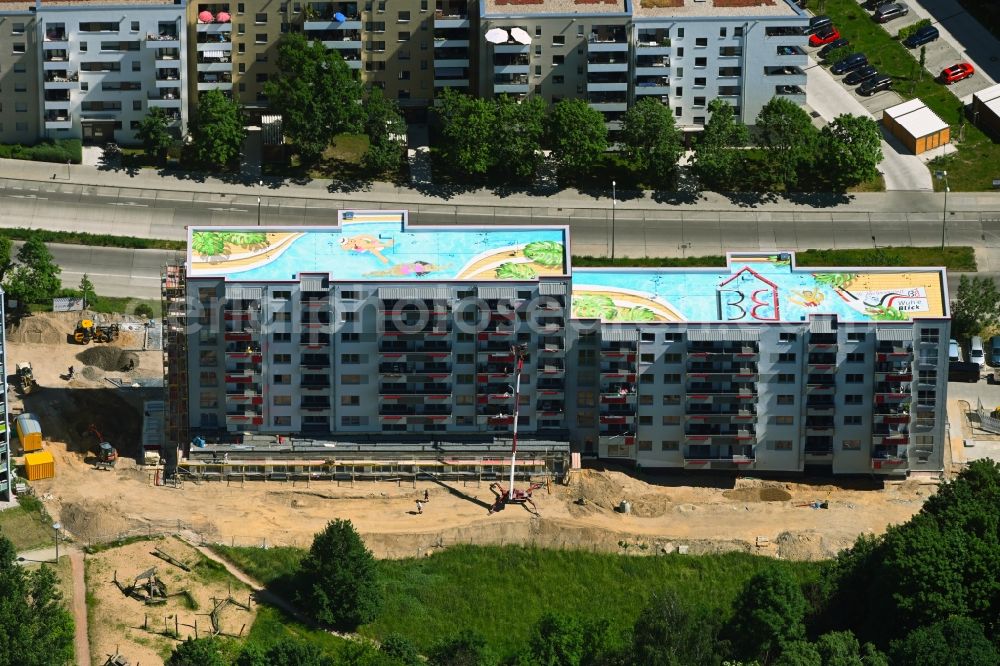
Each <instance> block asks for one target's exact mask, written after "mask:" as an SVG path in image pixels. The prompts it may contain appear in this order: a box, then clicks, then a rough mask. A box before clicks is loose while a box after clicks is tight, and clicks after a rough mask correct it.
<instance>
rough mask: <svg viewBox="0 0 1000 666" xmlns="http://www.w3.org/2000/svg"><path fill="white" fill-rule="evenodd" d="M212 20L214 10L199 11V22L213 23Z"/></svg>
mask: <svg viewBox="0 0 1000 666" xmlns="http://www.w3.org/2000/svg"><path fill="white" fill-rule="evenodd" d="M211 22H212V12H209V11H204V12H198V23H211Z"/></svg>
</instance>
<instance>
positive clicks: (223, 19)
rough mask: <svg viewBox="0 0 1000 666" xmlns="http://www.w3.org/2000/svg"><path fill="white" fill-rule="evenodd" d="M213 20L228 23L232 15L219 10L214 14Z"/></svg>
mask: <svg viewBox="0 0 1000 666" xmlns="http://www.w3.org/2000/svg"><path fill="white" fill-rule="evenodd" d="M215 20H216V21H218V22H219V23H229V22H230V21H232V20H233V17H232V16H230V15H229V13H228V12H219V13H218V14H216V15H215Z"/></svg>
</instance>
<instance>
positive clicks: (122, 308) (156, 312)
mask: <svg viewBox="0 0 1000 666" xmlns="http://www.w3.org/2000/svg"><path fill="white" fill-rule="evenodd" d="M68 292H72V293H68ZM61 295H63V296H72V297H74V298H79V297H80V292H78V291H76V290H63V292H62V294H61ZM141 304H145V305H146V306H148V307H149V308H150V310H151V311H152V312H153V315H152V316H153V318H154V319H158V318H159V317H160V310H161V303H160V301H157V300H153V299H140V298H129V297H128V296H101V295H100V294H98V295H97V296H96V297H95V298H93V299H91V300H90V302H88V303H87V309H88V310H90V311H91V312H101V313H104V314H121V313H125V314H135V309H136V307H138V306H139V305H141ZM31 311H32V312H51V311H52V303H51V302H49V303H33V304H32V305H31Z"/></svg>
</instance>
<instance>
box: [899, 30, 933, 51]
mask: <svg viewBox="0 0 1000 666" xmlns="http://www.w3.org/2000/svg"><path fill="white" fill-rule="evenodd" d="M940 36H941V33H940V32H938V29H937V28H935V27H934V26H932V25H925V26H924V27H922V28H920V30H917V31H916V32H915V33H913V34H912V35H910V36H909V37H907V38H906V39H904V40H903V46H905V47H906V48H908V49H915V48H917V47H918V46H922V45H924V44H929V43H930V42H933V41H934V40H935V39H937V38H938V37H940Z"/></svg>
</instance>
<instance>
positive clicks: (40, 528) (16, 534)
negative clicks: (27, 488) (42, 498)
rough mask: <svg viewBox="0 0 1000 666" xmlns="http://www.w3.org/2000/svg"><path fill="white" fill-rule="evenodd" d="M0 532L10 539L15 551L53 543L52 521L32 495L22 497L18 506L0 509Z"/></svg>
mask: <svg viewBox="0 0 1000 666" xmlns="http://www.w3.org/2000/svg"><path fill="white" fill-rule="evenodd" d="M0 534H3V535H4V536H5V537H7V538H8V539H10V541H11V543H13V544H14V549H15V550H17V551H24V550H33V549H35V548H46V547H48V546H54V545H55V534H54V532H53V531H52V521H51V520H49V517H48V515H46V514H45V513H44V510H43V507H42V503H41V502H39V501H38V500H37V499H35V498H34V497H25V498H22V499H21V503H20V505H19V506H15V507H12V508H10V509H7V510H6V511H0Z"/></svg>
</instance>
